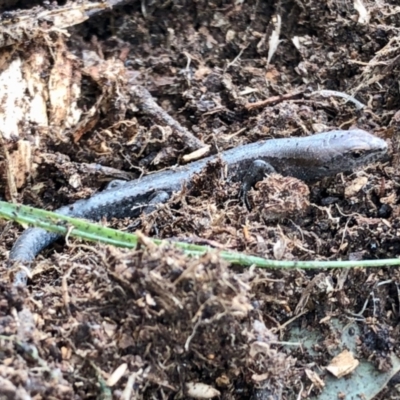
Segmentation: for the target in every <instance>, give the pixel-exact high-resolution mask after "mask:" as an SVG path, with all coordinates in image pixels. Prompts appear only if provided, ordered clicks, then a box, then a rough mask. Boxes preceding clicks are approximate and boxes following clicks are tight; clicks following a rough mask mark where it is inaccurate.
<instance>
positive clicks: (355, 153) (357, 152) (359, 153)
mask: <svg viewBox="0 0 400 400" xmlns="http://www.w3.org/2000/svg"><path fill="white" fill-rule="evenodd" d="M351 156H352V157H353V158H360V157H361V156H362V151H360V150H354V151H352V152H351Z"/></svg>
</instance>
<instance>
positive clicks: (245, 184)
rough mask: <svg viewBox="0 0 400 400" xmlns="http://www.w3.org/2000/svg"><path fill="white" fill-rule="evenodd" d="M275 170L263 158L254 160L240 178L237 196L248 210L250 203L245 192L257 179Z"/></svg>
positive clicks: (261, 178)
mask: <svg viewBox="0 0 400 400" xmlns="http://www.w3.org/2000/svg"><path fill="white" fill-rule="evenodd" d="M273 172H276V171H275V169H274V167H273V166H272V165H271V164H269V163H267V162H266V161H263V160H254V161H253V162H252V164H251V165H250V168H249V170H248V171H247V172H246V174H245V175H244V177H243V179H242V184H241V186H240V191H239V198H240V200H241V201H242V202H243V204H245V205H246V207H247V209H248V210H249V211H250V210H251V207H250V203H249V200H248V198H247V192H248V191H249V190H250V189H251V188H252V187H253V186H254V185H255V184H256V183H257V182H259V181H261V180H263V179H264V178H265V177H266V176H267V175H268V174H271V173H273Z"/></svg>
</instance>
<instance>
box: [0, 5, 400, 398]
mask: <svg viewBox="0 0 400 400" xmlns="http://www.w3.org/2000/svg"><path fill="white" fill-rule="evenodd" d="M132 3H133V4H130V5H125V6H123V7H119V8H116V9H115V10H114V11H107V12H103V13H99V14H97V15H96V16H93V17H92V18H90V19H89V20H88V21H86V22H85V23H83V24H79V25H76V26H74V27H71V28H69V30H68V32H69V33H70V34H71V35H70V37H69V38H68V39H66V38H65V37H64V36H61V35H57V34H55V33H54V32H53V33H52V34H50V35H48V36H45V35H44V36H40V35H39V36H38V37H36V38H35V39H34V40H32V41H31V42H30V41H26V42H24V43H22V44H19V45H18V46H17V45H16V46H15V47H13V49H14V52H12V51H11V54H12V55H11V56H9V54H10V47H8V48H4V49H3V50H2V51H3V55H2V64H1V65H2V67H1V68H2V72H3V73H4V71H6V70H7V68H11V66H13V65H14V64H13V63H12V60H15V59H17V58H18V59H20V60H22V63H23V65H25V67H24V68H25V69H23V71H24V72H23V77H24V79H26V80H29V79H30V80H31V82H34V85H35V90H31V89H30V88H29V86H28V88H27V89H26V90H22V93H24V96H27V97H28V100H27V99H26V98H24V99H25V100H24V101H25V103H24V104H25V105H24V106H21V103H20V102H16V103H15V104H17V105H18V107H26V108H25V109H24V112H23V113H22V115H21V116H19V118H20V120H19V122H18V124H17V128H13V129H11V130H10V131H9V132H8V131H7V132H8V133H7V132H6V133H3V146H2V147H3V153H4V154H3V155H2V158H1V166H2V171H3V176H4V179H3V187H2V194H3V196H4V197H5V198H7V199H8V200H9V199H12V198H15V199H16V200H18V201H19V202H23V203H24V204H30V205H34V206H37V207H43V208H45V209H56V208H58V207H60V206H61V205H64V204H68V203H71V202H73V201H75V200H77V199H79V198H84V197H87V196H89V195H90V194H92V193H94V192H95V191H96V190H101V189H102V188H104V185H105V184H106V182H108V181H110V180H112V179H115V178H123V179H133V178H136V177H139V176H140V174H142V173H148V172H149V171H156V170H159V169H162V168H167V167H170V166H172V165H175V164H176V163H178V162H180V161H181V159H182V157H183V155H185V154H188V153H190V152H191V150H193V148H190V150H189V147H191V146H188V145H187V142H186V141H185V139H184V138H183V139H182V136H179V135H178V134H177V132H176V129H172V128H171V127H170V126H168V124H166V123H162V121H161V122H160V121H159V120H155V119H154V118H153V117H152V116H149V113H148V112H146V110H145V109H144V108H143V104H142V105H140V104H139V103H135V102H134V101H133V98H134V97H135V96H133V95H132V93H131V91H130V89H129V88H131V85H141V86H143V87H145V88H147V89H148V91H149V92H150V93H151V95H152V96H153V97H154V99H155V100H156V101H157V103H158V104H159V105H161V106H162V108H163V109H164V110H165V111H166V112H167V113H168V114H169V115H170V116H171V117H173V118H174V119H175V120H176V121H178V122H179V123H180V124H181V125H182V126H183V127H184V128H186V129H187V132H190V133H192V134H194V135H195V136H196V137H197V138H198V139H200V140H201V141H202V142H204V143H206V144H209V145H211V147H212V151H214V152H215V151H217V150H219V151H222V150H224V149H227V148H231V147H235V146H237V145H239V144H242V143H250V142H254V141H257V140H260V139H266V138H279V137H286V136H306V135H310V134H313V133H315V132H320V131H326V130H330V129H334V128H341V129H349V128H351V127H359V128H363V129H365V130H368V131H371V132H373V133H375V134H376V135H378V136H380V137H382V138H384V139H386V140H387V141H388V143H390V144H391V148H392V151H391V153H392V154H393V157H392V159H391V160H386V161H385V162H383V163H380V164H378V165H371V166H368V167H367V168H366V169H365V170H363V171H357V172H355V173H354V174H352V175H346V176H343V175H338V176H336V177H335V178H333V179H329V180H328V179H327V180H325V181H322V182H319V183H317V184H315V185H313V186H311V187H310V188H308V187H307V186H306V185H305V184H304V183H302V182H300V181H297V180H295V179H293V178H290V177H289V178H283V177H280V176H271V177H268V178H267V179H265V180H264V181H263V182H262V183H261V184H259V185H258V187H257V189H256V190H254V191H252V193H251V195H250V201H251V202H252V204H253V210H252V211H251V212H250V213H249V212H248V211H247V210H246V209H245V208H244V207H242V206H241V204H240V203H239V202H238V200H237V198H238V187H236V186H232V185H229V184H227V183H226V182H222V181H220V180H219V176H220V168H221V166H220V165H214V166H210V167H209V168H208V170H207V171H206V172H205V173H204V174H203V175H202V176H199V177H198V179H197V181H196V182H195V185H194V187H193V188H192V189H191V190H190V191H189V190H184V191H182V192H181V193H178V194H176V195H175V196H174V198H173V199H172V200H171V201H170V202H169V203H168V204H166V205H162V206H161V207H160V208H159V209H158V210H157V211H155V212H154V213H152V214H151V215H148V216H144V217H141V218H140V221H139V224H135V228H139V229H140V230H141V231H142V232H143V233H144V234H146V235H148V236H151V237H160V238H181V239H182V238H186V239H189V240H191V241H194V242H196V243H206V244H208V243H210V244H212V245H214V246H217V247H221V248H224V249H234V250H238V251H244V252H246V253H249V254H256V255H260V256H263V257H267V258H276V259H286V260H310V259H327V260H336V259H345V260H346V259H353V260H360V259H378V258H389V257H396V256H397V255H398V253H399V250H400V239H399V233H398V231H399V227H400V219H399V214H400V211H399V200H398V187H399V172H398V156H397V152H398V129H399V124H400V114H399V112H398V110H399V109H400V94H399V87H398V76H399V69H400V67H399V57H400V43H399V41H400V39H399V30H400V9H399V6H398V5H397V3H396V1H393V2H386V3H382V4H380V5H379V6H378V5H375V3H373V2H370V3H367V2H365V3H364V4H363V5H364V7H365V10H366V11H363V9H362V8H359V9H358V11H357V10H356V9H354V7H353V3H351V2H346V1H342V2H321V1H313V0H311V1H309V2H307V3H306V2H301V1H300V2H299V1H298V2H295V1H288V2H286V3H284V4H282V3H281V2H274V1H268V2H266V1H265V2H257V1H250V2H245V3H241V2H233V1H226V2H218V3H213V2H206V1H197V2H191V1H188V2H183V1H178V2H174V3H173V2H171V3H170V2H165V3H163V4H159V3H154V4H146V3H145V2H132ZM60 4H61V2H60ZM278 15H279V16H280V18H281V21H282V22H281V29H280V35H279V37H280V40H281V42H280V43H279V46H278V47H277V50H276V52H275V53H274V54H273V55H272V54H271V52H270V53H269V49H270V48H271V45H270V43H271V42H270V38H271V35H272V32H273V31H274V30H275V31H276V29H277V28H276V27H277V24H278V20H279V18H278V17H277V16H278ZM368 18H369V21H368ZM7 20H8V19H7ZM39 56H40V57H39ZM39 58H40V63H41V64H40V65H39V64H38V63H39V61H38V60H39ZM269 58H270V61H269V62H268V60H269ZM27 71H30V73H28V72H27ZM49 82H52V84H53V89H54V86H56V87H57V88H58V89H59V90H58V94H60V93H62V95H60V96H59V99H58V100H57V96H55V95H54V90H53V91H52V85H49ZM3 83H4V82H3ZM41 84H43V86H45V87H46V88H45V89H41ZM4 85H5V87H6V86H7V84H6V83H4ZM47 85H49V86H47ZM62 88H64V89H65V90H64V89H62ZM321 89H324V90H335V91H341V92H345V93H347V94H351V95H353V96H355V97H356V98H357V99H358V100H359V101H361V102H362V103H363V104H365V105H366V107H365V108H363V109H362V110H358V109H357V108H356V107H355V105H354V104H353V103H351V102H347V103H346V102H345V101H344V100H343V99H341V98H337V97H331V96H330V97H323V96H321V95H320V94H318V93H315V92H316V91H318V90H321ZM13 90H14V91H16V92H17V89H16V88H14V87H13ZM41 90H42V91H41ZM4 91H5V92H6V91H7V88H6V89H5V90H4ZM27 92H29V94H28V95H27V94H26V93H27ZM35 95H36V96H37V97H39V98H40V99H42V100H37V103H38V104H42V106H41V107H38V108H36V109H35V113H33V112H30V113H29V112H28V111H27V110H28V109H29V107H30V105H31V104H32V102H33V99H34V98H36V99H37V97H35ZM283 95H285V96H286V97H280V96H283ZM43 99H44V100H43ZM264 100H266V101H265V102H264V103H259V102H262V101H264ZM3 102H4V97H3ZM3 107H5V105H4V103H3ZM29 110H31V109H29ZM38 110H40V111H38ZM31 111H32V110H31ZM40 112H42V113H43V115H45V116H46V117H43V118H41V117H40ZM15 118H18V115H17V116H16V117H15ZM10 132H11V133H10ZM27 149H28V150H27ZM10 158H11V159H12V160H11V161H10ZM13 160H17V161H13ZM94 163H96V164H101V165H103V166H107V167H110V169H108V170H102V169H99V168H97V167H96V166H95V165H94ZM10 165H11V167H10ZM10 171H11V175H13V176H14V178H12V177H10ZM11 183H12V184H11ZM13 186H14V188H13ZM104 222H105V221H104ZM108 222H109V223H110V224H111V225H112V226H114V227H118V228H126V227H128V228H127V229H132V228H131V226H132V224H133V221H128V220H126V221H108ZM20 232H21V228H19V227H17V226H15V225H12V224H9V223H7V224H6V223H4V222H3V223H2V241H1V249H2V251H1V263H2V264H1V265H2V271H3V275H2V281H1V291H0V313H1V314H0V335H1V336H0V341H1V352H0V356H1V362H2V363H1V365H0V379H1V380H2V382H1V385H0V387H2V389H1V390H2V392H1V393H2V396H4V397H5V398H17V399H20V398H21V399H28V398H32V397H34V396H37V398H49V399H50V398H56V399H64V398H65V399H70V398H75V399H81V398H82V399H83V398H100V396H102V397H104V398H115V399H120V398H121V399H122V398H123V399H129V398H139V399H140V398H145V399H169V398H189V397H195V395H193V392H192V391H193V390H201V391H202V397H201V398H207V397H206V394H204V391H208V392H207V393H211V394H210V395H209V397H208V398H210V397H211V395H213V394H216V392H214V391H215V390H218V392H219V393H220V397H221V398H223V399H247V398H252V399H267V398H273V399H280V398H282V399H297V398H313V396H317V397H315V398H332V399H333V398H339V397H338V392H337V391H335V392H334V394H332V393H330V395H331V397H319V396H322V395H319V394H320V393H321V390H322V387H321V385H320V383H319V381H318V379H316V378H315V376H314V375H312V373H314V374H317V375H318V376H319V377H320V379H321V380H322V381H325V382H326V383H327V384H328V382H329V379H330V378H329V374H328V372H327V371H326V370H324V369H323V368H322V367H324V366H327V365H328V364H329V363H330V362H331V360H332V358H333V357H334V356H335V355H336V354H337V353H339V352H340V351H342V350H343V348H344V347H348V346H347V344H346V346H345V345H344V342H343V341H342V339H341V334H342V331H343V332H344V331H346V332H347V330H349V329H350V328H349V325H352V327H351V329H357V331H356V332H357V335H356V336H357V340H356V344H355V348H354V350H353V351H354V352H355V356H356V358H358V359H360V360H367V359H368V360H369V361H370V362H371V363H372V364H373V365H374V367H375V369H376V370H378V371H386V372H387V371H395V370H396V368H397V367H396V366H395V363H396V360H395V361H393V360H394V358H393V357H394V355H395V354H396V352H398V348H399V347H398V337H399V335H398V331H399V327H398V320H399V316H400V315H399V313H400V300H399V288H398V282H399V276H398V274H399V273H398V270H397V269H395V268H391V269H384V268H383V269H370V270H366V269H360V268H355V269H353V270H351V271H337V270H333V271H312V272H307V271H301V270H295V271H262V270H256V269H240V268H231V267H229V265H227V264H226V263H225V262H223V261H221V260H220V259H219V258H218V257H217V256H216V255H212V254H210V255H207V256H204V257H203V258H201V259H199V260H196V259H189V258H187V257H185V256H183V255H182V254H180V252H179V251H176V250H172V249H169V248H156V247H153V246H152V245H151V244H149V243H148V242H147V241H146V240H145V239H143V244H142V246H141V248H140V249H138V250H136V251H127V250H120V249H115V248H112V247H106V246H100V245H96V246H93V245H92V244H89V243H81V242H78V241H73V240H71V239H70V240H69V246H68V247H67V246H65V245H63V243H58V244H57V245H55V246H54V247H53V248H52V249H49V250H48V251H46V252H44V253H43V254H42V255H41V256H40V257H38V259H37V261H36V262H35V265H34V266H33V267H34V272H33V274H34V276H33V279H32V281H31V282H30V284H29V286H28V287H27V288H12V287H11V286H10V285H9V280H8V276H7V270H6V260H7V256H8V251H9V250H10V248H11V246H12V244H13V243H14V241H15V240H16V238H17V237H18V235H19V234H20ZM371 293H372V295H371ZM367 301H368V303H367V305H366V308H365V309H363V306H364V304H365V302H367ZM360 311H362V312H361V313H360ZM352 313H353V314H356V313H360V314H359V315H357V316H354V315H353V314H352ZM296 329H297V330H298V331H300V334H299V337H297V339H296V340H295V339H294V332H295V330H296ZM313 335H314V336H313ZM307 337H315V342H314V343H312V348H307V346H305V345H304V346H302V345H300V343H299V342H302V340H303V339H304V340H306V339H307ZM287 342H292V343H291V345H289V346H288V345H286V346H285V345H284V344H285V343H287ZM397 355H398V356H399V357H400V354H397ZM382 373H383V372H382ZM389 375H390V374H389ZM195 383H196V384H199V383H200V384H204V385H208V386H203V387H202V386H201V385H200V386H199V385H197V386H195V385H194V384H195ZM395 383H396V382H395V381H394V380H392V381H391V383H390V384H386V382H385V383H377V386H378V389H381V388H383V391H382V392H381V393H380V394H379V396H378V397H375V398H382V399H383V398H384V399H389V398H396V396H398V392H397V389H396V384H395ZM378 391H379V390H378ZM343 394H344V395H346V393H343ZM347 394H348V393H347ZM198 398H199V396H198ZM346 398H347V397H346ZM365 398H372V397H371V396H369V397H368V395H366V397H365Z"/></svg>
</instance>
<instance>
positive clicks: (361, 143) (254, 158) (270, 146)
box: [9, 129, 387, 284]
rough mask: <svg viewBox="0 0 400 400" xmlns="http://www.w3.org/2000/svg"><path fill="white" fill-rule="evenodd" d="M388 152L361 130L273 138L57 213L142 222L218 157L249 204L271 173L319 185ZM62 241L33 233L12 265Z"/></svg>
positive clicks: (20, 279)
mask: <svg viewBox="0 0 400 400" xmlns="http://www.w3.org/2000/svg"><path fill="white" fill-rule="evenodd" d="M386 152H387V144H386V142H385V141H384V140H382V139H380V138H378V137H376V136H374V135H372V134H370V133H368V132H366V131H363V130H361V129H352V130H349V131H342V130H334V131H330V132H323V133H319V134H316V135H313V136H309V137H302V138H289V139H271V140H266V141H262V142H257V143H251V144H247V145H243V146H239V147H236V148H234V149H231V150H227V151H224V152H222V153H220V154H219V155H214V156H210V157H207V158H204V159H202V160H199V161H195V162H192V163H190V164H188V165H184V166H180V167H177V168H175V169H171V170H168V171H163V172H159V173H155V174H151V175H147V176H145V177H143V178H141V179H138V180H133V181H129V182H126V183H123V184H118V185H117V186H116V187H114V188H110V189H107V190H105V191H103V192H99V193H97V194H95V195H94V196H92V197H91V198H89V199H86V200H79V201H77V202H75V203H73V204H71V205H68V206H64V207H61V208H59V209H58V210H56V212H58V213H60V214H63V215H68V216H73V217H78V218H87V219H91V220H95V221H98V220H100V219H101V218H103V217H106V218H124V217H136V216H138V215H139V214H140V213H141V212H142V211H144V212H149V211H150V210H152V209H154V205H155V204H157V203H160V202H166V201H167V200H168V199H169V198H170V197H171V195H172V193H173V192H176V191H178V190H180V189H181V188H182V186H183V185H184V184H186V185H190V182H191V179H192V177H193V175H194V174H197V173H199V172H201V170H202V169H203V168H204V166H205V165H206V164H207V163H208V162H210V161H213V160H215V159H216V158H217V157H220V158H221V159H222V161H223V162H224V163H225V164H226V166H227V170H228V176H227V179H230V180H231V181H240V182H242V183H241V193H242V198H243V199H246V193H247V191H248V190H249V189H250V188H251V187H252V186H253V185H254V184H255V183H256V182H257V181H260V180H262V179H263V177H265V175H266V174H268V173H270V172H274V171H276V172H278V173H280V174H282V175H289V176H293V177H296V178H299V179H302V180H304V181H306V182H311V181H317V180H320V179H322V178H324V177H327V176H332V175H335V174H337V173H339V172H347V171H353V170H354V169H356V168H358V167H361V166H363V165H366V164H369V163H372V162H374V161H377V160H379V159H380V158H382V157H383V156H384V154H386ZM57 238H59V235H57V234H54V233H50V232H47V231H45V230H43V229H41V228H30V229H27V230H26V231H25V232H24V233H23V234H22V235H21V237H20V238H19V239H18V240H17V241H16V243H15V244H14V246H13V248H12V249H11V252H10V257H9V259H10V262H11V264H14V262H16V261H19V262H22V263H25V264H26V263H30V262H31V261H33V259H34V258H35V256H36V255H37V254H38V253H39V252H40V251H41V250H43V249H44V248H45V247H47V246H49V245H50V244H51V243H52V242H54V241H55V240H56V239H57ZM26 279H27V278H26V274H25V273H24V272H20V273H19V275H18V276H17V277H16V279H15V283H17V284H25V283H26Z"/></svg>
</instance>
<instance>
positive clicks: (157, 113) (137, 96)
mask: <svg viewBox="0 0 400 400" xmlns="http://www.w3.org/2000/svg"><path fill="white" fill-rule="evenodd" d="M128 90H129V93H130V95H131V97H132V100H133V101H134V102H135V104H136V105H137V106H138V107H139V108H140V110H141V111H142V112H143V113H145V114H147V115H149V116H150V117H152V118H153V119H154V120H155V122H157V123H158V124H160V125H161V124H165V125H168V126H170V127H171V128H172V129H173V130H174V132H175V134H176V135H177V137H178V138H179V139H180V140H181V141H182V142H183V143H185V144H186V146H187V147H188V149H189V150H191V151H195V150H198V149H201V148H203V147H206V145H205V144H204V143H203V142H202V141H201V140H199V139H197V138H196V137H195V136H194V135H193V134H191V133H190V132H189V131H188V130H187V129H186V128H184V127H183V126H182V125H181V124H180V123H179V122H177V121H176V120H175V119H174V118H172V117H171V116H170V115H169V114H168V113H167V112H166V111H165V110H163V109H162V108H161V107H160V106H159V105H158V104H157V103H156V102H155V100H154V99H153V97H152V95H151V94H150V93H149V92H148V90H147V89H145V88H144V87H143V86H139V85H131V86H130V88H129V89H128Z"/></svg>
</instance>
